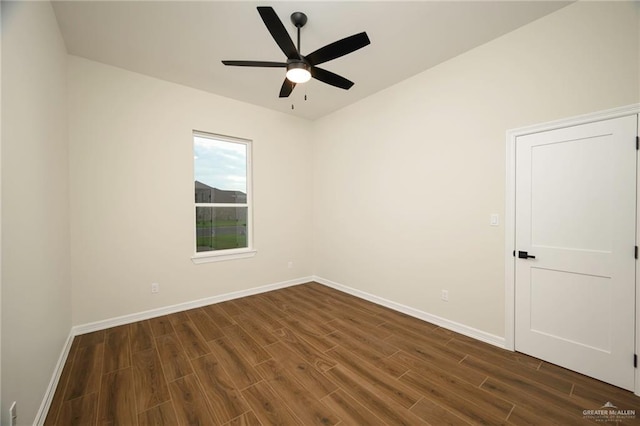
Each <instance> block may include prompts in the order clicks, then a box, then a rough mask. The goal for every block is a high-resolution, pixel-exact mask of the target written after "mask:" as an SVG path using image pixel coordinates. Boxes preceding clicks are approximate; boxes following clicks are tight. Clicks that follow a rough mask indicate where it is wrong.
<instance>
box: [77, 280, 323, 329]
mask: <svg viewBox="0 0 640 426" xmlns="http://www.w3.org/2000/svg"><path fill="white" fill-rule="evenodd" d="M309 281H313V277H303V278H296V279H294V280H289V281H282V282H279V283H275V284H268V285H264V286H261V287H254V288H250V289H247V290H240V291H234V292H231V293H225V294H221V295H218V296H212V297H205V298H204V299H198V300H193V301H191V302H184V303H178V304H176V305H170V306H164V307H162V308H157V309H151V310H148V311H143V312H137V313H135V314H128V315H123V316H120V317H115V318H109V319H105V320H101V321H95V322H90V323H87V324H81V325H76V326H74V327H73V328H72V334H73V335H74V336H78V335H80V334H86V333H91V332H93V331H98V330H105V329H107V328H111V327H117V326H119V325H124V324H130V323H132V322H137V321H143V320H147V319H151V318H156V317H159V316H162V315H168V314H173V313H176V312H182V311H186V310H189V309H194V308H200V307H202V306H207V305H212V304H214V303H220V302H225V301H227V300H233V299H239V298H241V297H246V296H253V295H254V294H260V293H266V292H267V291H272V290H277V289H280V288H285V287H291V286H294V285H298V284H304V283H307V282H309Z"/></svg>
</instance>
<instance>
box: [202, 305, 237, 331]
mask: <svg viewBox="0 0 640 426" xmlns="http://www.w3.org/2000/svg"><path fill="white" fill-rule="evenodd" d="M202 310H204V311H205V312H206V313H207V315H209V318H211V319H212V320H213V322H214V323H215V325H216V326H218V328H225V327H229V326H230V325H233V324H235V321H234V320H233V319H231V317H230V316H229V315H227V313H226V312H225V311H224V310H223V309H222V308H221V307H220V306H219V305H218V304H215V305H207V306H203V307H202Z"/></svg>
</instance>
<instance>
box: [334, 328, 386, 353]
mask: <svg viewBox="0 0 640 426" xmlns="http://www.w3.org/2000/svg"><path fill="white" fill-rule="evenodd" d="M329 324H331V326H332V327H333V328H335V329H336V330H338V331H339V332H340V333H342V334H344V335H345V336H347V337H348V338H349V339H351V340H353V341H354V343H357V344H359V345H362V346H367V347H369V348H371V349H373V350H375V351H376V352H377V353H379V354H380V356H390V355H393V354H394V353H396V352H398V348H396V347H395V346H393V345H391V344H389V343H387V342H385V341H384V340H382V339H384V338H386V337H389V336H390V334H385V333H384V332H382V330H379V329H378V328H377V327H373V328H371V329H370V330H369V331H368V332H364V331H363V330H362V329H361V328H358V327H356V326H355V325H354V324H353V323H351V324H350V323H346V322H344V320H339V319H337V320H334V321H332V322H330V323H329ZM391 334H393V333H391Z"/></svg>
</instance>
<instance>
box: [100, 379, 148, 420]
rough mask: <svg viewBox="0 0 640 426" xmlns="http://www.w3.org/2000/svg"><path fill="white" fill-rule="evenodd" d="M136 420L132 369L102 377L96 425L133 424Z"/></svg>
mask: <svg viewBox="0 0 640 426" xmlns="http://www.w3.org/2000/svg"><path fill="white" fill-rule="evenodd" d="M137 418H138V413H137V410H136V402H135V391H134V389H133V371H132V368H131V367H129V368H126V369H123V370H116V371H113V372H111V373H107V374H105V375H103V376H102V386H101V387H100V400H99V401H98V425H116V424H118V425H125V424H132V423H133V424H135V422H136V420H137Z"/></svg>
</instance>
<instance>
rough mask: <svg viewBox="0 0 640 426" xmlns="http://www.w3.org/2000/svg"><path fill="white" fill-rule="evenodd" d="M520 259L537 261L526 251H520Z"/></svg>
mask: <svg viewBox="0 0 640 426" xmlns="http://www.w3.org/2000/svg"><path fill="white" fill-rule="evenodd" d="M518 258H519V259H535V258H536V257H535V256H532V255H530V254H529V253H528V252H526V251H519V252H518Z"/></svg>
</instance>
